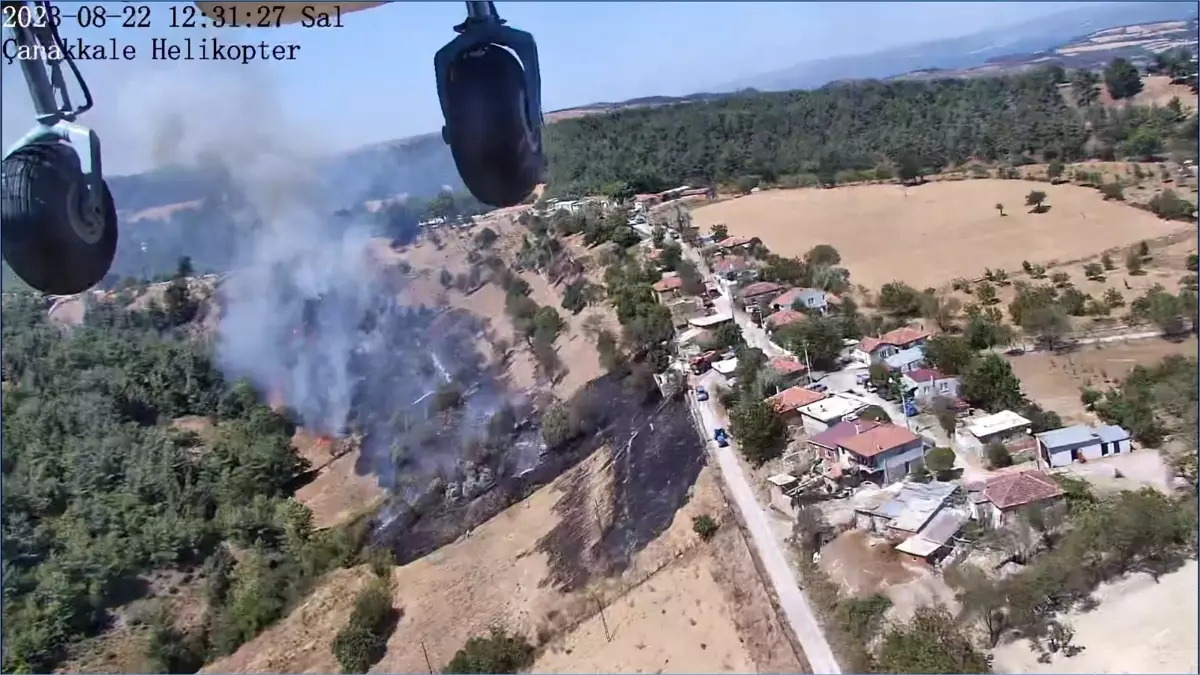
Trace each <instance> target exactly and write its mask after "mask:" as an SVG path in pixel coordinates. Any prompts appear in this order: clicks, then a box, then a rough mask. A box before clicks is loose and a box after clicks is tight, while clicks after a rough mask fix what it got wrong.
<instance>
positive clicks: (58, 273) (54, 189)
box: [0, 2, 117, 295]
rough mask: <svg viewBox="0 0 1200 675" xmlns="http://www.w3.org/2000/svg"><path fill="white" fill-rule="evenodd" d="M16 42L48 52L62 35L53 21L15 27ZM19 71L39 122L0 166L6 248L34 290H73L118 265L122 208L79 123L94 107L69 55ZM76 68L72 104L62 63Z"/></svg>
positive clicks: (94, 141)
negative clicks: (77, 95) (76, 93)
mask: <svg viewBox="0 0 1200 675" xmlns="http://www.w3.org/2000/svg"><path fill="white" fill-rule="evenodd" d="M3 4H4V5H5V6H9V5H12V6H22V5H29V6H31V7H32V8H34V9H35V10H37V9H40V10H41V12H37V11H35V12H34V13H33V15H34V16H49V3H46V2H32V3H24V2H5V3H3ZM9 31H10V32H11V34H12V37H13V39H14V41H15V42H16V44H17V45H18V46H21V47H33V48H36V49H30V50H28V51H29V52H32V53H39V52H40V53H47V52H50V51H52V50H50V47H52V46H56V47H58V49H59V50H60V53H64V54H66V50H64V49H62V47H63V44H62V39H61V38H60V37H59V35H58V29H57V28H56V27H54V26H53V25H50V24H49V22H47V24H46V25H45V26H40V27H11V28H10V29H9ZM20 63H21V70H22V72H23V74H24V76H25V82H26V84H27V85H28V86H29V93H30V95H31V96H32V98H33V104H34V109H35V110H36V112H37V121H38V124H37V126H36V127H35V128H34V129H33V130H31V131H30V132H29V133H27V134H25V136H24V137H23V138H22V139H21V140H20V141H18V142H17V143H16V144H14V145H13V146H12V147H11V148H9V149H8V151H7V152H6V153H5V154H4V162H3V166H2V171H0V254H2V255H3V257H4V260H5V262H7V263H8V265H9V267H10V268H12V270H13V272H16V274H17V276H19V277H21V279H22V280H24V281H25V282H26V283H28V284H29V285H30V286H32V287H33V288H34V289H36V290H38V291H41V292H43V293H52V294H57V295H69V294H74V293H79V292H82V291H84V290H87V289H88V288H90V287H91V286H94V285H95V284H96V283H97V282H99V281H100V280H101V279H102V278H103V277H104V275H105V274H107V273H108V270H109V268H110V267H111V266H112V261H113V257H114V255H115V254H116V249H117V212H116V208H115V206H114V205H113V200H112V195H111V193H110V192H109V190H108V185H106V184H105V182H104V177H103V173H102V170H101V162H100V139H99V137H97V136H96V133H95V132H94V131H92V130H91V129H88V128H87V127H85V126H82V125H80V124H77V123H76V122H75V119H76V117H77V116H78V115H80V114H81V113H83V112H86V111H87V110H89V109H90V108H91V107H92V96H91V92H90V91H89V90H88V88H87V84H86V83H85V82H84V81H83V76H82V75H81V74H80V72H79V69H78V68H77V67H76V66H75V63H74V62H73V61H71V59H70V57H69V55H67V56H66V58H65V59H63V60H47V61H41V60H33V61H21V62H20ZM63 63H66V65H67V66H68V67H69V68H70V70H71V72H72V74H73V75H74V76H75V79H76V81H77V82H78V84H79V86H80V89H82V91H83V96H84V103H83V105H81V106H78V107H76V106H74V105H73V104H72V103H71V99H70V96H69V95H68V93H67V87H66V81H65V79H64V77H63V69H62V64H63Z"/></svg>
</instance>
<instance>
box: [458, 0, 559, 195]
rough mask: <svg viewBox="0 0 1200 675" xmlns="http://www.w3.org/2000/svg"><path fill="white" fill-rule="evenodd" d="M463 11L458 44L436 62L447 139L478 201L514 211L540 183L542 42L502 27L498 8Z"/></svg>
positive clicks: (477, 5)
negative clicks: (538, 50)
mask: <svg viewBox="0 0 1200 675" xmlns="http://www.w3.org/2000/svg"><path fill="white" fill-rule="evenodd" d="M466 4H467V20H466V21H464V22H463V23H462V24H460V25H458V26H455V27H454V30H455V31H456V32H457V33H458V34H459V35H458V37H456V38H454V39H453V40H451V41H450V42H449V43H448V44H447V45H446V46H445V47H442V48H441V49H439V50H438V52H437V54H436V55H435V56H434V71H435V73H436V75H437V89H438V100H439V102H440V103H441V106H442V115H443V116H444V117H445V120H446V125H445V126H444V127H442V139H443V140H444V141H445V142H446V143H448V144H449V145H450V153H451V154H452V155H453V156H454V164H455V166H456V167H457V168H458V173H459V175H460V176H461V177H462V179H463V183H465V184H466V186H467V189H468V190H470V191H471V194H473V195H475V198H476V199H478V200H479V201H481V202H483V203H485V204H489V205H491V206H497V207H505V206H514V205H516V204H520V203H521V202H523V201H524V200H525V199H526V198H528V197H529V195H530V194H532V192H533V189H534V187H535V186H536V185H537V184H538V182H540V181H541V177H542V100H541V98H542V81H541V71H540V70H539V68H538V54H537V43H536V42H534V40H533V36H532V35H530V34H529V33H526V32H524V31H520V30H517V29H515V28H511V27H509V26H506V25H504V24H505V22H504V20H503V19H501V18H500V16H499V15H498V14H497V13H496V6H495V4H494V3H492V2H468V3H466ZM514 54H515V56H514Z"/></svg>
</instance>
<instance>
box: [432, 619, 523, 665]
mask: <svg viewBox="0 0 1200 675" xmlns="http://www.w3.org/2000/svg"><path fill="white" fill-rule="evenodd" d="M531 663H533V645H532V644H530V643H529V640H527V639H526V638H525V637H524V636H523V635H516V634H512V633H509V632H508V630H507V629H505V628H503V627H501V626H493V627H492V628H491V630H490V632H489V633H488V635H487V637H473V638H471V639H470V640H467V643H466V644H465V645H463V647H462V649H460V650H458V652H457V653H455V654H454V658H452V659H450V663H447V664H446V667H445V668H443V669H442V672H443V673H455V674H460V673H516V672H518V671H520V670H522V669H524V668H525V667H527V666H529V664H531Z"/></svg>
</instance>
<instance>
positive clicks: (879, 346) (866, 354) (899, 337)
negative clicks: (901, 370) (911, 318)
mask: <svg viewBox="0 0 1200 675" xmlns="http://www.w3.org/2000/svg"><path fill="white" fill-rule="evenodd" d="M929 336H930V333H929V331H927V330H923V329H920V328H913V327H911V326H902V327H900V328H897V329H896V330H893V331H889V332H887V333H884V334H883V335H880V336H878V337H868V338H863V340H862V341H860V342H859V343H858V345H857V346H856V347H855V348H854V350H853V351H852V352H851V357H852V358H853V359H854V360H855V361H858V362H859V363H860V364H862V365H864V366H871V365H874V364H876V363H883V361H884V359H886V358H887V357H889V356H892V355H893V354H895V353H896V352H900V351H903V350H905V349H910V348H912V347H918V346H924V345H925V343H926V342H927V341H928V340H929Z"/></svg>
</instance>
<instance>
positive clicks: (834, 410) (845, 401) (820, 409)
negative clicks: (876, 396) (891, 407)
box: [797, 394, 867, 434]
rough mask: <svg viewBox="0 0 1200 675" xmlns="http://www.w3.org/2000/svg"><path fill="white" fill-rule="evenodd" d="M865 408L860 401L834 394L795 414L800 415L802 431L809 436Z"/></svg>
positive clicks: (802, 408) (799, 409)
mask: <svg viewBox="0 0 1200 675" xmlns="http://www.w3.org/2000/svg"><path fill="white" fill-rule="evenodd" d="M865 407H867V404H865V403H863V402H862V401H857V400H855V399H852V398H846V397H844V396H838V395H836V394H834V395H833V396H829V397H828V398H824V399H822V400H820V401H817V402H816V403H812V404H809V405H806V406H803V407H801V408H798V409H797V412H799V413H800V419H801V421H802V422H803V425H804V430H805V431H807V432H808V433H810V434H819V433H821V432H822V431H825V430H826V429H828V428H829V427H831V426H833V425H835V424H837V423H838V422H841V421H842V420H844V419H846V417H848V416H850V415H853V414H854V413H857V412H858V411H859V410H862V409H863V408H865Z"/></svg>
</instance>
